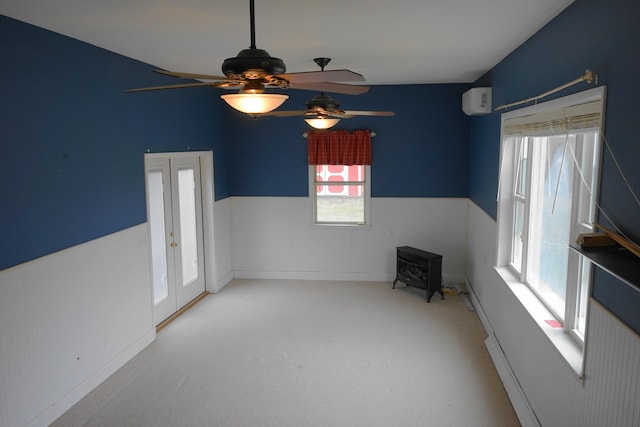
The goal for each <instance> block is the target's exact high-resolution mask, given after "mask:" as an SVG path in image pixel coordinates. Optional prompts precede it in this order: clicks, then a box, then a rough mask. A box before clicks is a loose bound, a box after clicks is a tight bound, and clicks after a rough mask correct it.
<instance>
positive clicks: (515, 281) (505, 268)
mask: <svg viewBox="0 0 640 427" xmlns="http://www.w3.org/2000/svg"><path fill="white" fill-rule="evenodd" d="M605 92H606V88H605V87H598V88H595V89H591V90H587V91H584V92H580V93H577V94H574V95H570V96H566V97H563V98H559V99H556V100H553V101H549V102H545V103H541V104H537V105H534V106H531V107H527V108H522V109H520V110H515V111H511V112H508V113H504V114H503V115H502V124H501V148H500V171H499V174H500V181H499V185H498V187H499V188H498V212H497V223H498V240H497V256H496V270H497V271H498V273H499V274H500V276H501V277H502V278H503V280H504V281H505V283H507V284H508V285H509V286H510V287H511V289H512V290H513V291H514V293H515V294H516V295H517V296H518V298H519V300H520V301H521V302H522V303H523V305H525V308H526V309H527V310H528V312H529V314H530V315H531V316H532V317H534V318H535V320H536V321H537V323H538V324H539V325H542V326H541V327H543V330H544V325H545V322H546V321H548V320H550V319H554V318H555V319H557V320H559V321H561V323H562V324H563V328H562V329H561V330H560V331H561V332H562V333H561V334H558V333H557V330H546V331H545V332H546V333H547V336H548V337H549V338H550V339H551V341H552V342H553V343H554V344H555V346H556V348H558V350H560V352H561V353H562V354H563V356H565V359H567V360H568V361H569V363H570V365H571V366H572V367H574V369H575V371H576V373H578V375H579V376H581V375H582V370H583V361H584V358H583V356H584V345H585V344H584V342H585V335H586V333H585V329H586V323H585V322H584V319H579V316H578V315H579V311H580V309H582V313H583V314H584V313H585V312H586V310H588V307H581V306H580V304H581V301H582V303H583V304H584V303H585V299H582V300H580V295H581V292H587V293H588V294H590V292H591V270H592V267H591V265H590V263H589V261H588V260H586V259H585V258H584V257H582V256H580V255H579V254H577V253H576V252H575V251H571V250H570V251H569V265H568V269H567V274H568V278H567V289H566V294H565V308H564V312H563V313H557V312H555V311H554V310H553V309H552V308H551V307H550V306H549V304H547V303H546V301H545V299H544V298H541V295H539V294H537V292H536V289H533V288H532V287H530V286H529V285H528V284H527V277H526V273H527V271H528V266H527V262H528V257H527V255H528V254H527V251H528V250H530V248H528V245H527V241H526V240H525V243H524V244H523V251H522V252H523V253H522V261H521V266H519V267H520V268H518V266H517V265H514V264H512V262H511V260H512V250H513V241H514V240H513V239H514V220H515V211H514V209H515V203H516V201H515V200H516V199H517V198H520V196H517V195H516V194H515V186H516V174H517V172H518V168H517V167H516V162H517V160H516V150H517V148H518V147H519V145H518V144H521V141H522V138H525V137H526V136H521V137H516V136H514V135H508V134H507V132H505V123H507V122H509V121H510V123H513V122H514V119H515V121H516V122H517V121H521V122H527V121H528V120H531V121H532V122H536V121H537V120H538V119H537V118H539V117H544V115H546V114H550V112H553V111H558V110H562V109H566V111H569V110H570V109H572V108H575V106H581V105H583V104H588V103H590V102H594V101H598V100H599V101H600V103H601V104H600V125H599V132H598V133H597V134H596V135H597V140H596V141H595V142H596V147H597V148H596V154H595V162H594V164H593V165H592V166H593V171H592V177H593V179H592V183H591V185H592V188H591V194H593V195H594V196H593V197H590V200H589V201H588V202H586V201H585V200H584V196H585V190H584V185H583V184H582V183H581V182H579V181H581V178H580V176H579V175H580V172H578V171H577V170H576V172H575V177H574V181H573V195H572V205H573V206H572V217H573V216H574V215H575V214H576V212H580V217H579V218H575V220H574V219H573V218H572V221H571V224H572V225H571V229H570V236H571V238H572V239H573V238H575V237H576V236H577V235H578V234H579V233H584V232H590V231H592V230H593V226H592V224H591V223H592V221H594V220H595V215H596V212H597V209H596V201H597V195H598V184H599V182H600V175H599V173H600V163H601V158H602V144H601V141H600V139H601V136H600V135H601V133H602V131H603V125H602V123H603V122H604V120H603V119H604V104H605ZM578 108H579V107H578ZM566 133H567V132H565V133H558V134H561V135H566ZM570 133H571V134H578V135H579V136H578V139H580V138H582V136H580V134H581V132H580V131H577V132H574V131H571V132H570ZM516 138H518V144H514V141H515V140H516ZM532 139H533V138H532V137H531V139H530V141H529V143H528V150H529V155H528V160H527V163H528V164H527V175H528V178H527V179H526V191H525V195H524V197H522V198H520V199H521V200H520V201H521V202H522V203H524V204H525V209H524V222H523V224H524V225H523V235H524V236H527V235H528V233H529V229H528V228H529V227H530V226H532V225H534V224H535V220H534V219H531V218H530V217H529V215H530V213H531V212H532V209H531V206H530V204H533V203H534V202H533V201H531V200H529V199H530V198H531V197H530V196H531V191H532V190H531V186H532V182H531V181H532V179H531V176H532V170H533V169H534V167H533V165H532V164H531V163H533V162H532V157H531V154H532V152H533V150H534V147H533V145H534V144H532V141H531V140H532ZM579 145H580V144H579V142H578V143H577V144H576V147H579ZM575 155H576V157H577V158H579V156H580V155H581V154H580V149H579V148H578V149H576V152H575ZM566 161H571V162H573V161H574V160H573V155H570V154H567V157H566ZM577 181H578V182H577ZM586 193H587V195H589V192H588V191H587V192H586ZM578 205H580V207H579V208H578ZM584 210H587V211H588V212H587V214H586V215H584V214H583V212H584ZM525 239H526V237H525ZM584 274H587V275H588V277H583V275H584ZM579 282H580V283H581V285H580V286H579V285H578V283H579ZM587 300H588V299H587ZM569 341H570V342H569Z"/></svg>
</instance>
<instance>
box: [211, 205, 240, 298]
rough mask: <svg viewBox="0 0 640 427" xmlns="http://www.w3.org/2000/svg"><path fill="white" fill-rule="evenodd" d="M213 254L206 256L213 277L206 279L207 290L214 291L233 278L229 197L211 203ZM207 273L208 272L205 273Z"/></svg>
mask: <svg viewBox="0 0 640 427" xmlns="http://www.w3.org/2000/svg"><path fill="white" fill-rule="evenodd" d="M213 230H214V233H213V234H214V236H213V237H212V239H213V247H214V250H213V256H209V255H206V256H207V262H208V265H209V266H212V267H213V271H214V273H213V276H214V277H213V278H212V280H209V279H208V280H207V290H208V291H209V292H212V293H215V292H218V291H220V290H221V289H222V288H223V287H224V286H225V285H226V284H227V283H229V282H230V281H231V280H233V262H232V259H231V244H232V243H231V242H232V240H231V197H227V198H226V199H222V200H219V201H217V202H215V203H214V205H213ZM207 275H209V273H207Z"/></svg>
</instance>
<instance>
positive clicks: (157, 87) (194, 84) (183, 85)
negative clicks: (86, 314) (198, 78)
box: [125, 82, 220, 93]
mask: <svg viewBox="0 0 640 427" xmlns="http://www.w3.org/2000/svg"><path fill="white" fill-rule="evenodd" d="M219 84H220V83H212V82H208V83H183V84H178V85H166V86H150V87H141V88H137V89H127V90H125V92H127V93H129V92H145V91H150V90H164V89H180V88H185V87H201V86H212V87H217V86H218V85H219Z"/></svg>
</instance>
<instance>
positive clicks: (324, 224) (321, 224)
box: [310, 222, 371, 229]
mask: <svg viewBox="0 0 640 427" xmlns="http://www.w3.org/2000/svg"><path fill="white" fill-rule="evenodd" d="M310 225H311V226H312V227H348V228H356V229H370V228H371V225H370V224H340V223H330V222H319V223H318V222H316V223H312V224H310Z"/></svg>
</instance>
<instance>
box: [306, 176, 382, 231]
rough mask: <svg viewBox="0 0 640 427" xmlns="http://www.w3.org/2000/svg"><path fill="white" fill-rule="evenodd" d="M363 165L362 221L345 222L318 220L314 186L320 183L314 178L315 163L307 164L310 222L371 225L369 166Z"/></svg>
mask: <svg viewBox="0 0 640 427" xmlns="http://www.w3.org/2000/svg"><path fill="white" fill-rule="evenodd" d="M362 166H364V182H363V183H362V184H363V193H364V194H363V195H364V222H346V221H331V222H328V221H318V215H317V197H316V186H317V185H318V184H319V183H320V182H318V181H317V180H316V176H317V175H316V165H309V180H308V182H309V199H310V202H311V203H310V205H311V224H312V225H319V226H338V227H345V226H346V227H369V226H370V225H371V166H370V165H362ZM335 184H340V185H344V184H347V185H348V184H350V182H349V181H344V182H336V183H335ZM358 184H360V182H358Z"/></svg>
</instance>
